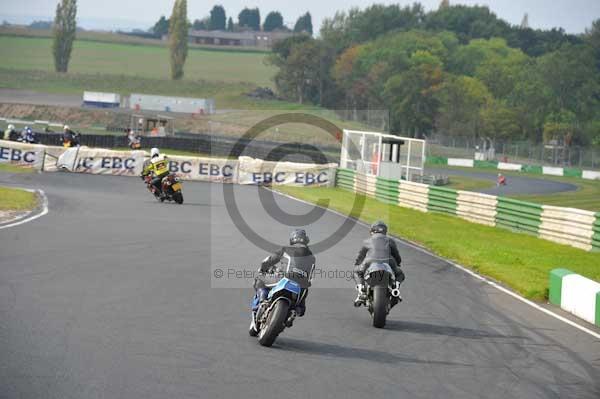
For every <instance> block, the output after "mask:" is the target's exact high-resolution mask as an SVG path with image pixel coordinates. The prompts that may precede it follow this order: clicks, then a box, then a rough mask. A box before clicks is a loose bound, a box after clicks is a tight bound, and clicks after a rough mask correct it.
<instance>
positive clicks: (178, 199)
mask: <svg viewBox="0 0 600 399" xmlns="http://www.w3.org/2000/svg"><path fill="white" fill-rule="evenodd" d="M173 199H174V200H175V202H177V203H178V204H179V205H181V204H183V193H182V192H181V191H176V192H174V193H173Z"/></svg>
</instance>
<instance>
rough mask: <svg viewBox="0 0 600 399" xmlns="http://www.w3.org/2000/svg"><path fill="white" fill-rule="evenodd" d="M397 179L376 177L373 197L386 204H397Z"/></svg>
mask: <svg viewBox="0 0 600 399" xmlns="http://www.w3.org/2000/svg"><path fill="white" fill-rule="evenodd" d="M399 192H400V190H399V189H398V180H392V179H385V178H383V177H378V178H377V181H376V183H375V198H377V199H378V200H380V201H382V202H385V203H388V204H398V194H399Z"/></svg>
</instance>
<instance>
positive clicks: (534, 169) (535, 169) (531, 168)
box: [521, 165, 544, 175]
mask: <svg viewBox="0 0 600 399" xmlns="http://www.w3.org/2000/svg"><path fill="white" fill-rule="evenodd" d="M521 172H527V173H534V174H536V175H541V174H543V173H544V169H543V168H542V167H541V166H539V165H523V166H522V167H521Z"/></svg>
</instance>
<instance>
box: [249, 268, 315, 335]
mask: <svg viewBox="0 0 600 399" xmlns="http://www.w3.org/2000/svg"><path fill="white" fill-rule="evenodd" d="M303 295H304V292H303V290H302V288H301V287H300V284H298V283H297V282H295V281H293V280H290V279H288V278H285V277H284V278H282V279H281V280H279V282H278V283H277V284H276V285H275V286H274V287H273V288H271V290H270V291H269V294H268V296H267V299H266V300H264V301H262V302H261V301H260V297H259V294H258V291H257V292H256V293H255V294H254V299H253V300H252V322H251V324H250V329H249V330H248V333H249V334H250V336H252V337H258V342H259V343H260V344H261V345H263V346H271V345H273V343H274V342H275V339H276V338H277V336H278V335H279V334H280V333H281V332H282V331H283V330H284V329H285V328H286V327H291V326H292V323H293V321H294V319H295V318H296V310H295V309H296V306H298V304H299V303H300V302H301V301H302V296H303Z"/></svg>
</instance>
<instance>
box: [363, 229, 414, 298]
mask: <svg viewBox="0 0 600 399" xmlns="http://www.w3.org/2000/svg"><path fill="white" fill-rule="evenodd" d="M387 230H388V228H387V225H386V224H385V223H384V222H382V221H381V220H378V221H377V222H375V223H373V224H372V225H371V229H370V232H371V236H370V237H369V238H367V239H366V240H365V241H364V242H363V246H362V248H361V249H360V251H358V256H357V257H356V261H355V262H354V265H355V269H354V280H355V281H356V284H357V286H356V289H357V290H358V296H357V297H356V299H355V300H354V306H360V305H363V304H364V303H365V301H366V299H367V298H366V295H365V289H364V284H365V279H364V274H365V271H366V270H367V268H368V267H369V265H370V264H371V263H372V262H374V261H376V262H383V263H387V264H389V265H390V267H391V268H392V270H394V273H395V275H396V281H397V282H398V283H402V282H403V281H404V278H405V277H404V273H403V272H402V270H401V269H400V264H401V263H402V258H400V253H399V252H398V247H397V246H396V242H395V241H394V240H393V239H391V238H390V237H388V236H387Z"/></svg>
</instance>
